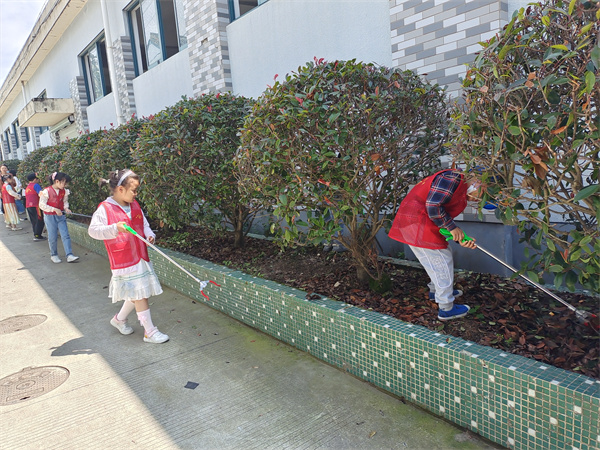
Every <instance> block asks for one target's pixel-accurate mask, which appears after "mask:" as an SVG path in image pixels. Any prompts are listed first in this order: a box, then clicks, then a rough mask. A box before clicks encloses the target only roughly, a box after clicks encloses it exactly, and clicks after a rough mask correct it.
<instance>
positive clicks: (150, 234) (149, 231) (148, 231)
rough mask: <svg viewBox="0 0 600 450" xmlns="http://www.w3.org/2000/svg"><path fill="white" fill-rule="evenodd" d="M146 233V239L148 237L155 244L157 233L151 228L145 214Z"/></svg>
mask: <svg viewBox="0 0 600 450" xmlns="http://www.w3.org/2000/svg"><path fill="white" fill-rule="evenodd" d="M144 235H146V239H148V241H149V242H150V243H151V244H154V238H155V237H156V235H155V234H154V231H152V228H150V224H149V223H148V221H147V220H146V216H144Z"/></svg>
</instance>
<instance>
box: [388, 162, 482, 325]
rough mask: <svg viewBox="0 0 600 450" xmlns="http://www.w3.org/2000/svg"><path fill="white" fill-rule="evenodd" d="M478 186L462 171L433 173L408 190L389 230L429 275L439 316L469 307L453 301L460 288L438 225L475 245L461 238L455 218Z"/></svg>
mask: <svg viewBox="0 0 600 450" xmlns="http://www.w3.org/2000/svg"><path fill="white" fill-rule="evenodd" d="M480 190H481V189H480V186H479V184H478V182H477V180H475V179H468V180H465V175H464V174H463V173H462V172H459V171H456V170H442V171H441V172H438V173H436V174H433V175H431V176H429V177H427V178H425V179H424V180H422V181H421V182H420V183H418V184H417V185H416V186H415V187H414V188H413V189H412V190H411V191H410V192H409V193H408V194H407V196H406V197H405V198H404V200H403V201H402V203H401V204H400V208H399V209H398V212H397V213H396V217H395V219H394V222H393V224H392V229H391V230H390V232H389V237H390V238H392V239H394V240H396V241H400V242H404V243H405V244H408V245H409V247H410V249H411V250H412V251H413V253H414V254H415V256H416V257H417V259H418V260H419V262H420V263H421V265H422V266H423V268H424V269H425V271H426V272H427V275H429V278H430V279H431V282H430V283H429V289H430V294H429V298H430V299H435V301H436V302H437V303H438V307H439V312H438V319H439V320H450V319H456V318H459V317H464V316H466V315H467V313H468V312H469V309H470V308H469V307H468V306H467V305H457V304H455V303H454V298H455V297H458V296H460V295H462V291H460V290H458V289H454V261H453V259H452V251H451V250H450V249H449V248H448V243H447V242H446V240H445V238H444V237H443V236H442V235H441V234H440V228H446V229H447V230H448V231H450V233H452V238H453V239H454V240H455V241H457V242H459V243H460V245H461V246H463V247H467V248H471V249H474V248H476V247H477V246H476V244H475V240H472V241H466V242H462V240H463V239H464V237H465V234H464V232H463V231H462V230H461V229H460V228H459V227H458V226H457V225H456V223H454V218H455V217H456V216H458V215H459V214H460V213H462V212H463V211H464V209H465V208H466V206H467V200H469V201H477V200H478V197H479V196H480Z"/></svg>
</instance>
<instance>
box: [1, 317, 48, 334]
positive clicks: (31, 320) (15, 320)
mask: <svg viewBox="0 0 600 450" xmlns="http://www.w3.org/2000/svg"><path fill="white" fill-rule="evenodd" d="M46 319H47V317H46V316H44V315H43V314H28V315H26V316H14V317H9V318H8V319H4V320H2V321H0V334H8V333H14V332H15V331H21V330H26V329H28V328H33V327H35V326H36V325H39V324H40V323H43V322H45V321H46Z"/></svg>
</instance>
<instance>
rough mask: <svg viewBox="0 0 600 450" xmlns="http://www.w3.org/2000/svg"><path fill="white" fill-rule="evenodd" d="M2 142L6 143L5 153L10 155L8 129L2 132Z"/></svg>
mask: <svg viewBox="0 0 600 450" xmlns="http://www.w3.org/2000/svg"><path fill="white" fill-rule="evenodd" d="M4 142H5V143H6V144H5V145H6V153H10V151H11V148H10V147H11V145H10V144H11V143H10V132H9V130H8V128H7V129H6V130H4Z"/></svg>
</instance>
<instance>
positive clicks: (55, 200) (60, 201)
mask: <svg viewBox="0 0 600 450" xmlns="http://www.w3.org/2000/svg"><path fill="white" fill-rule="evenodd" d="M46 192H48V206H52V207H53V208H58V209H60V210H61V211H63V210H64V209H65V204H64V198H65V194H66V191H65V190H64V189H60V190H59V191H58V194H57V193H56V190H55V189H54V188H53V187H52V186H48V187H47V188H46ZM44 214H46V215H48V216H55V215H56V213H55V212H54V211H52V212H47V211H44Z"/></svg>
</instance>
